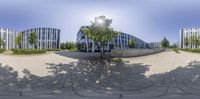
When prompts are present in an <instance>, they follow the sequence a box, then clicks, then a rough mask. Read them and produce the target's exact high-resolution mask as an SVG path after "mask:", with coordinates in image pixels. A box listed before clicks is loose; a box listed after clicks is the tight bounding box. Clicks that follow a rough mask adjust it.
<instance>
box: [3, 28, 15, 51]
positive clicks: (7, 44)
mask: <svg viewBox="0 0 200 99" xmlns="http://www.w3.org/2000/svg"><path fill="white" fill-rule="evenodd" d="M16 35H17V32H16V31H14V30H13V29H8V28H2V27H0V38H1V39H2V40H3V42H4V44H3V45H2V46H0V48H5V49H7V50H8V49H12V48H15V47H16V44H15V38H16Z"/></svg>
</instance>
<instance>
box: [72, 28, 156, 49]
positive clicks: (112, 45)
mask: <svg viewBox="0 0 200 99" xmlns="http://www.w3.org/2000/svg"><path fill="white" fill-rule="evenodd" d="M84 27H85V26H82V27H81V28H84ZM80 30H81V29H80ZM80 30H79V32H78V34H77V39H76V42H77V44H78V49H79V50H80V51H86V52H98V51H100V49H99V48H98V42H94V41H93V40H91V39H89V38H87V36H86V35H85V34H84V33H82V32H81V31H80ZM131 39H134V41H135V48H141V49H144V48H150V46H149V44H148V43H146V42H144V41H143V40H141V39H139V38H137V37H135V36H132V35H130V34H127V33H120V34H119V35H118V36H117V37H116V38H114V39H113V41H111V42H108V43H107V45H106V47H105V51H110V50H111V49H128V48H129V46H128V43H129V40H131ZM155 46H157V45H156V44H155Z"/></svg>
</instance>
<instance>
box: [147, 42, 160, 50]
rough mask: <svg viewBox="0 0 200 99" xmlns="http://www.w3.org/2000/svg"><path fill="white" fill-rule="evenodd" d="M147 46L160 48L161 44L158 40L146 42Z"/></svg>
mask: <svg viewBox="0 0 200 99" xmlns="http://www.w3.org/2000/svg"><path fill="white" fill-rule="evenodd" d="M148 46H149V48H150V49H157V48H162V45H161V43H160V42H150V43H148Z"/></svg>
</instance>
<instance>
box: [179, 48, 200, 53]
mask: <svg viewBox="0 0 200 99" xmlns="http://www.w3.org/2000/svg"><path fill="white" fill-rule="evenodd" d="M181 50H182V51H187V52H194V53H200V49H188V48H187V49H181Z"/></svg>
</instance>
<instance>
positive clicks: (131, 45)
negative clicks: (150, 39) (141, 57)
mask: <svg viewBox="0 0 200 99" xmlns="http://www.w3.org/2000/svg"><path fill="white" fill-rule="evenodd" d="M128 46H129V47H130V48H134V47H135V41H134V39H131V40H129V42H128Z"/></svg>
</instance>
